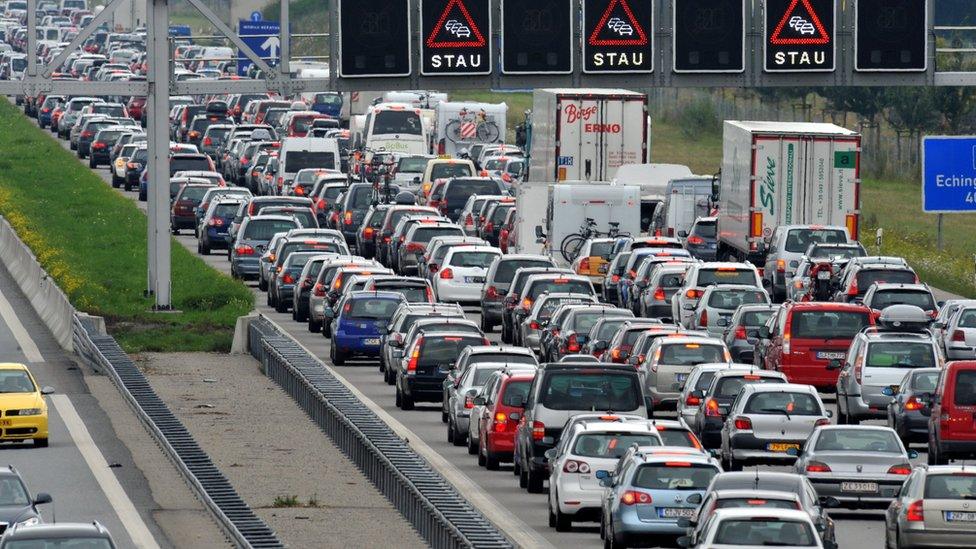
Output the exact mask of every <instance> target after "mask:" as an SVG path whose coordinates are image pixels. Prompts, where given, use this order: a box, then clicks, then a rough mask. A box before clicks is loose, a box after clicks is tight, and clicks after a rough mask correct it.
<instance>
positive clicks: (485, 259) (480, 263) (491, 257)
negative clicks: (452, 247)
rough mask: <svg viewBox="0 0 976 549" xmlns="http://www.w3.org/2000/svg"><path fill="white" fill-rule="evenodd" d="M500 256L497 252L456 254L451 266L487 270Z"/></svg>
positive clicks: (452, 257)
mask: <svg viewBox="0 0 976 549" xmlns="http://www.w3.org/2000/svg"><path fill="white" fill-rule="evenodd" d="M499 255H501V254H499V253H495V252H454V255H452V256H451V262H450V265H454V266H456V267H480V268H482V269H487V268H488V267H490V266H491V264H492V262H493V261H495V258H497V257H498V256H499Z"/></svg>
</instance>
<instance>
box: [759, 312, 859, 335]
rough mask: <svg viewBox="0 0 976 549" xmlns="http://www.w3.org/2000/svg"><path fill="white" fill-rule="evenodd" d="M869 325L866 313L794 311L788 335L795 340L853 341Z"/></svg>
mask: <svg viewBox="0 0 976 549" xmlns="http://www.w3.org/2000/svg"><path fill="white" fill-rule="evenodd" d="M770 314H771V313H770ZM870 323H871V320H870V317H869V316H868V313H867V312H866V311H865V312H859V311H794V312H793V318H792V320H791V322H790V334H791V335H792V337H793V338H796V339H853V338H854V336H855V335H857V334H858V332H860V331H861V329H862V328H864V327H865V326H867V325H869V324H870Z"/></svg>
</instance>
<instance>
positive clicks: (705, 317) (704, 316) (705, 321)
mask: <svg viewBox="0 0 976 549" xmlns="http://www.w3.org/2000/svg"><path fill="white" fill-rule="evenodd" d="M698 325H699V326H708V309H705V310H704V311H702V314H701V319H700V320H699V321H698Z"/></svg>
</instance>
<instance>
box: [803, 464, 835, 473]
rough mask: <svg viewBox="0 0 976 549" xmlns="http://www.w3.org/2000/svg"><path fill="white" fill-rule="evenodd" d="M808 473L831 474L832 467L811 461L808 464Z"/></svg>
mask: <svg viewBox="0 0 976 549" xmlns="http://www.w3.org/2000/svg"><path fill="white" fill-rule="evenodd" d="M807 472H808V473H829V472H830V466H829V465H827V464H826V463H821V462H819V461H811V462H810V463H808V464H807Z"/></svg>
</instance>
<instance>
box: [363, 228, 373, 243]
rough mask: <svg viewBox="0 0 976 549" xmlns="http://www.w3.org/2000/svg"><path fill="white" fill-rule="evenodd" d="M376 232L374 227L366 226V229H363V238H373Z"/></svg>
mask: <svg viewBox="0 0 976 549" xmlns="http://www.w3.org/2000/svg"><path fill="white" fill-rule="evenodd" d="M374 232H376V231H375V230H374V229H373V228H372V227H366V228H365V229H363V238H366V239H369V240H372V239H373V233H374Z"/></svg>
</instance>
